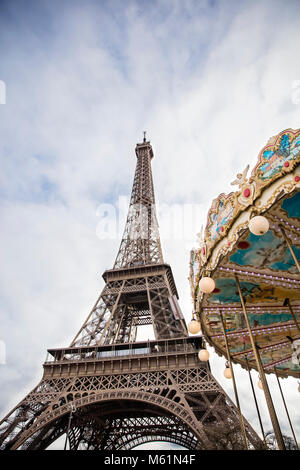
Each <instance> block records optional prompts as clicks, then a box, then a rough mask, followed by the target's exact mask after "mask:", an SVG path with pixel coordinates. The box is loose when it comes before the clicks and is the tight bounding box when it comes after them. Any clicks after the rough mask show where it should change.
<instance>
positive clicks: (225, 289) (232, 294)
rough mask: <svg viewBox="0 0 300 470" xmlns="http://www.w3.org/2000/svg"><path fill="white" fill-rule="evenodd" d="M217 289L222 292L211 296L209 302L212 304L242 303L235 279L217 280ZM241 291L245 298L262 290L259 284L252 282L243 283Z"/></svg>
mask: <svg viewBox="0 0 300 470" xmlns="http://www.w3.org/2000/svg"><path fill="white" fill-rule="evenodd" d="M216 288H217V289H220V292H217V293H215V294H214V293H213V294H211V296H210V298H209V301H210V302H212V303H220V304H223V303H224V304H226V303H234V302H240V297H239V293H238V290H237V285H236V281H235V279H230V278H224V279H222V278H219V279H216ZM241 289H242V292H243V294H244V296H246V297H247V295H252V294H253V292H254V291H256V290H257V289H259V290H260V287H259V285H258V284H254V283H252V282H244V281H242V282H241Z"/></svg>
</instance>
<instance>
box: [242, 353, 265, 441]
mask: <svg viewBox="0 0 300 470" xmlns="http://www.w3.org/2000/svg"><path fill="white" fill-rule="evenodd" d="M245 359H246V364H247V371H248V374H249V379H250V383H251V388H252V393H253V397H254V401H255V406H256V411H257V416H258V419H259V424H260V429H261V433H262V436H263V440H264V445H265V447H266V449H267V448H268V446H267V443H266V437H265V432H264V428H263V425H262V420H261V416H260V412H259V408H258V403H257V399H256V393H255V390H254V386H253V381H252V377H251V373H250V368H249V364H248V359H247V356H245Z"/></svg>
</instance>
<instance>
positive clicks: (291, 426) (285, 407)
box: [274, 366, 299, 450]
mask: <svg viewBox="0 0 300 470" xmlns="http://www.w3.org/2000/svg"><path fill="white" fill-rule="evenodd" d="M274 371H275V375H276V379H277V383H278V387H279V390H280V394H281V398H282V401H283V404H284V409H285V411H286V415H287V417H288V420H289V424H290V428H291V431H292V434H293V438H294V441H295V444H296V447H297V450H299V446H298V442H297V439H296V435H295V432H294V428H293V425H292V422H291V419H290V415H289V412H288V409H287V406H286V402H285V399H284V396H283V392H282V389H281V385H280V382H279V377H278V374H277V370H276V367H275V366H274Z"/></svg>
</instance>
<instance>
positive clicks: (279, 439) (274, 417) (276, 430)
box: [235, 275, 285, 450]
mask: <svg viewBox="0 0 300 470" xmlns="http://www.w3.org/2000/svg"><path fill="white" fill-rule="evenodd" d="M235 279H236V283H237V287H238V291H239V296H240V301H241V305H242V310H243V314H244V317H245V321H246V325H247V328H248V332H249V337H250V341H251V346H252V349H253V353H254V356H255V360H256V364H257V368H258V372H259V375H260V379H261V382H262V386H263V390H264V394H265V398H266V402H267V406H268V410H269V414H270V418H271V422H272V425H273V429H274V434H275V437H276V440H277V444H278V448H279V450H285V444H284V440H283V437H282V433H281V429H280V426H279V422H278V419H277V415H276V411H275V408H274V404H273V401H272V397H271V393H270V390H269V386H268V382H267V379H266V376H265V372H264V369H263V365H262V362H261V359H260V356H259V353H258V350H257V347H256V344H255V341H254V336H253V334H252V330H251V326H250V322H249V318H248V315H247V311H246V307H245V303H244V299H243V296H242V291H241V286H240V281H239V278H238V276H237V275H235Z"/></svg>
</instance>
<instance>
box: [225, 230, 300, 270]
mask: <svg viewBox="0 0 300 470" xmlns="http://www.w3.org/2000/svg"><path fill="white" fill-rule="evenodd" d="M246 241H247V242H248V243H249V244H250V246H249V248H247V249H243V250H242V249H238V250H237V251H236V252H235V253H234V254H233V255H231V256H230V261H231V262H232V263H235V264H238V265H240V266H253V267H256V268H271V269H274V270H278V271H289V272H296V271H295V270H296V266H295V263H294V260H293V258H292V255H291V253H290V251H289V249H288V248H287V246H286V243H285V241H284V240H283V239H282V238H278V237H277V236H276V235H274V233H273V232H272V230H269V231H268V232H267V233H266V234H265V235H262V236H257V235H253V234H252V233H249V236H248V238H247V240H246ZM293 249H294V251H295V254H296V256H297V257H298V258H300V249H299V248H296V247H295V246H293Z"/></svg>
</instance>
